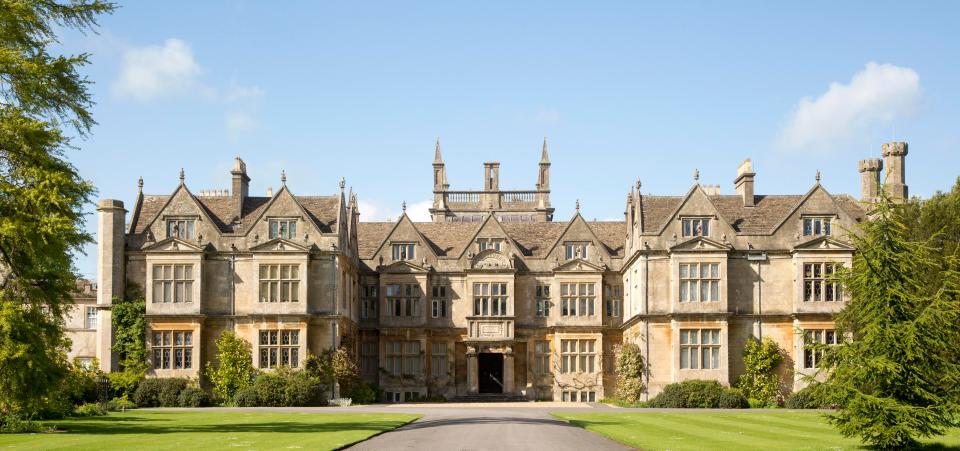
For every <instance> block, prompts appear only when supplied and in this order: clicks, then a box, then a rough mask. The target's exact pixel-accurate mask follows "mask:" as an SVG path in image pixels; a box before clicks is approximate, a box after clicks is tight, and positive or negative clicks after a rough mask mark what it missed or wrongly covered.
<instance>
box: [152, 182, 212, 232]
mask: <svg viewBox="0 0 960 451" xmlns="http://www.w3.org/2000/svg"><path fill="white" fill-rule="evenodd" d="M172 218H184V219H194V220H195V221H196V222H195V223H194V238H196V239H197V241H198V242H199V241H209V240H210V238H212V237H216V236H219V235H220V228H219V227H218V226H217V224H216V222H215V221H214V220H213V219H212V218H211V217H210V215H209V214H208V212H207V211H206V209H204V208H203V207H202V206H201V205H200V203H199V202H198V201H197V199H196V198H195V197H194V196H193V194H191V193H190V190H188V189H187V187H186V185H179V186H178V187H177V189H176V190H174V192H173V194H171V195H170V196H169V197H167V198H166V202H165V203H164V204H163V206H162V207H160V208H159V209H157V213H156V215H155V216H154V217H153V218H152V219H151V220H150V222H149V223H148V224H147V226H146V227H145V228H144V232H146V233H148V235H151V238H152V239H153V240H158V239H159V240H164V239H166V238H167V224H166V220H167V219H172Z"/></svg>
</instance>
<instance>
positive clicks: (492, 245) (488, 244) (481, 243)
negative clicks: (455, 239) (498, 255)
mask: <svg viewBox="0 0 960 451" xmlns="http://www.w3.org/2000/svg"><path fill="white" fill-rule="evenodd" d="M477 246H478V247H479V249H480V252H483V251H485V250H487V249H493V250H495V251H497V252H500V251H501V250H502V248H503V240H501V239H499V238H478V239H477Z"/></svg>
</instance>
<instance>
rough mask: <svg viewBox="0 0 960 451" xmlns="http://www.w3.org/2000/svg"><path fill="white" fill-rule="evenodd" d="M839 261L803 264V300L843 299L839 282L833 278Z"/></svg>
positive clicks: (831, 300)
mask: <svg viewBox="0 0 960 451" xmlns="http://www.w3.org/2000/svg"><path fill="white" fill-rule="evenodd" d="M839 266H840V264H839V263H804V264H803V300H804V301H811V302H821V301H823V302H833V301H840V300H842V299H843V296H842V293H841V291H842V290H841V288H840V283H839V282H837V280H836V279H835V278H834V274H835V273H836V270H837V268H838V267H839Z"/></svg>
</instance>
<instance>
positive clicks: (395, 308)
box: [383, 281, 423, 318]
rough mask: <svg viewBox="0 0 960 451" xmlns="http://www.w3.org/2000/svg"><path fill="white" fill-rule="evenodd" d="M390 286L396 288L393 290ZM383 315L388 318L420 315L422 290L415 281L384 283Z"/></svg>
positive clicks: (416, 316)
mask: <svg viewBox="0 0 960 451" xmlns="http://www.w3.org/2000/svg"><path fill="white" fill-rule="evenodd" d="M392 287H399V288H397V290H399V291H397V292H395V293H394V292H393V288H392ZM384 288H385V289H384V290H383V291H384V296H383V299H384V304H385V308H384V310H383V312H384V316H387V317H390V318H418V317H420V316H421V315H422V312H421V309H420V303H421V302H422V300H423V290H422V289H421V287H420V284H419V283H417V282H399V281H397V282H390V283H387V284H385V285H384Z"/></svg>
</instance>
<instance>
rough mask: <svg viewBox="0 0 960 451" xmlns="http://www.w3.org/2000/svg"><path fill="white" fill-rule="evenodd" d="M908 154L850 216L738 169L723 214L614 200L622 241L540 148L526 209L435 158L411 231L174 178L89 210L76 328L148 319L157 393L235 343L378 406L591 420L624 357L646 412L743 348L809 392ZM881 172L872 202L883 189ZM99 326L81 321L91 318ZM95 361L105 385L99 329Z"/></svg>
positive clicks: (847, 202)
mask: <svg viewBox="0 0 960 451" xmlns="http://www.w3.org/2000/svg"><path fill="white" fill-rule="evenodd" d="M906 154H907V144H906V143H902V142H893V143H888V144H884V145H883V148H882V155H883V160H881V159H869V160H863V161H861V162H860V164H859V172H860V174H861V186H862V192H861V193H860V196H859V199H855V198H853V197H851V196H849V195H837V194H831V193H830V192H828V191H827V189H826V188H825V187H824V186H823V185H822V184H821V180H820V176H819V174H817V176H816V177H815V178H814V177H813V174H811V182H812V184H811V187H810V189H809V190H808V191H807V192H805V193H802V194H789V195H783V194H778V195H766V194H757V193H755V191H754V183H755V179H756V177H757V175H756V174H755V173H754V171H753V169H752V166H751V162H750V160H746V161H744V162H743V163H742V164H740V166H739V168H737V170H736V172H735V173H734V172H733V171H731V174H730V175H731V177H732V180H733V186H734V190H735V194H729V195H722V194H720V189H719V186H711V185H703V184H701V183H700V181H699V176H698V175H697V174H696V173H695V174H694V176H693V178H692V180H691V185H690V188H689V189H688V190H687V191H686V192H685V193H678V195H671V196H659V195H658V196H653V195H647V194H642V192H641V184H640V181H639V180H638V181H637V182H636V183H635V184H632V186H631V187H630V189H629V190H628V191H627V192H626V193H621V194H618V196H619V195H623V194H625V195H626V203H625V211H624V219H623V221H590V220H587V219H585V218H584V217H583V216H582V215H581V212H580V206H579V203H578V205H577V208H576V211H575V212H574V213H573V214H572V215H571V216H570V217H566V218H555V217H554V208H553V206H552V204H551V201H550V187H551V177H550V165H551V163H550V159H549V156H548V152H547V145H546V142H544V145H543V148H542V150H541V158H540V162H539V165H538V168H537V169H538V171H537V178H536V184H535V185H534V186H533V189H522V190H505V189H502V188H501V187H500V180H499V178H500V177H499V170H500V167H499V163H496V162H487V163H484V168H483V185H482V186H483V189H481V190H473V191H468V190H455V189H451V188H450V185H449V184H448V182H447V173H446V167H445V164H444V161H443V158H442V155H441V151H440V146H439V143H438V144H437V147H436V149H435V153H434V159H433V164H432V168H433V205H432V208H431V209H430V214H431V217H432V220H431V221H429V222H416V221H413V220H411V218H410V217H409V216H408V215H407V214H406V212H405V211H404V213H403V214H401V215H400V216H399V217H398V218H397V219H396V220H394V221H389V222H364V221H362V220H361V218H362V216H361V213H362V212H361V211H360V210H359V209H358V205H357V195H356V194H355V193H353V192H352V189H351V190H349V191H347V190H346V189H345V183H344V182H343V181H342V180H341V181H340V184H339V189H337V186H336V185H334V184H333V181H331V185H332V186H331V188H332V189H331V193H330V194H325V195H315V194H309V195H301V194H298V193H294V192H293V190H292V189H291V188H290V187H289V186H287V183H286V177H285V176H281V185H280V188H279V189H278V190H277V191H276V192H268V193H267V196H253V195H251V194H250V192H249V189H248V185H249V182H250V179H249V177H248V175H247V169H246V165H245V163H244V162H243V161H242V160H241V159H240V158H237V159H236V160H235V162H234V166H233V170H232V171H231V176H232V186H231V188H230V189H229V190H225V189H224V190H212V191H211V190H201V191H191V189H190V188H188V186H187V181H186V177H185V175H184V173H183V171H181V173H180V178H179V182H178V183H176V186H175V188H174V189H173V190H172V192H169V193H168V194H144V192H143V186H144V184H143V181H142V180H141V181H140V183H139V185H140V186H139V192H138V194H137V197H136V201H135V203H134V205H132V206H131V210H132V212H131V213H130V215H129V216H127V213H128V211H127V210H126V207H125V206H124V205H123V203H122V202H120V201H118V200H111V199H105V200H102V201H100V203H99V208H98V212H99V222H100V224H99V235H98V237H99V281H98V282H99V283H98V290H97V302H96V305H95V306H96V309H93V312H94V314H93V316H92V317H90V316H89V315H90V314H89V313H88V311H87V310H85V311H84V315H86V316H84V318H85V319H86V321H87V322H86V323H85V324H88V325H92V327H96V325H97V324H107V325H109V324H110V305H111V301H112V299H114V298H118V297H121V296H124V295H127V296H143V297H144V298H145V299H146V305H147V307H146V316H147V320H148V329H149V330H148V332H147V337H146V339H147V344H148V347H149V350H150V356H151V365H152V370H151V372H150V375H152V376H157V377H169V376H185V377H197V376H199V375H200V370H201V368H203V367H204V365H205V363H206V362H207V361H209V360H213V359H215V358H216V348H215V344H214V341H215V340H216V338H217V337H218V335H219V334H220V333H221V332H223V331H226V330H232V331H235V332H236V333H238V334H239V335H240V336H241V337H243V338H244V339H245V340H247V341H248V342H249V343H250V345H251V349H252V359H253V363H254V365H255V366H256V367H258V368H260V369H263V370H269V369H272V368H277V367H279V366H282V365H286V366H291V367H302V365H303V362H304V359H305V358H306V357H307V356H308V355H310V354H319V353H322V352H324V351H326V350H330V349H333V348H338V347H343V348H346V349H347V350H348V351H349V352H351V353H352V354H353V355H354V356H355V357H356V359H357V361H358V362H359V367H360V371H361V373H362V376H363V377H364V378H365V379H367V380H369V381H371V382H376V383H377V384H378V385H379V386H380V387H381V388H383V390H384V391H385V394H386V398H387V399H386V401H391V402H403V401H410V400H417V399H423V398H427V397H444V398H448V399H464V400H470V399H491V398H516V399H531V400H532V399H544V400H549V399H552V400H556V401H571V402H590V401H596V400H599V399H601V398H603V397H605V396H610V395H612V394H613V390H614V384H615V374H614V359H613V352H614V348H615V347H616V346H617V345H619V344H621V343H624V342H630V343H636V344H637V345H639V347H640V349H641V350H642V352H643V354H644V356H645V359H646V362H647V363H648V370H647V374H646V375H645V378H646V382H647V385H648V388H649V393H648V395H649V396H654V395H656V394H657V393H658V392H659V391H660V390H661V389H662V387H663V386H664V385H666V384H669V383H673V382H678V381H682V380H685V379H713V380H718V381H720V382H722V383H724V384H730V383H734V382H735V381H736V378H737V376H738V375H739V374H741V373H742V372H743V364H742V362H741V356H742V352H743V348H744V345H745V343H746V341H747V340H749V339H751V337H771V338H773V339H774V340H776V341H777V342H778V343H779V344H780V346H781V347H782V348H783V349H785V350H787V352H788V354H789V359H788V361H787V364H786V365H785V366H786V367H787V368H785V370H784V371H785V374H788V377H787V378H785V380H786V381H787V382H786V385H787V386H786V387H784V389H785V390H788V391H789V390H793V389H795V388H798V387H799V386H800V385H802V381H801V379H800V377H799V375H801V374H804V373H809V372H811V371H812V369H813V368H814V367H815V366H816V364H817V362H818V358H819V356H818V355H817V354H816V353H815V352H812V351H811V350H809V349H806V348H805V346H804V344H805V343H811V342H819V343H835V342H836V341H837V339H838V337H837V335H836V333H835V332H834V329H833V323H832V321H831V315H832V314H833V313H835V312H837V311H838V310H839V309H841V308H842V307H843V305H844V302H845V301H846V300H848V299H847V297H846V295H845V294H844V293H843V290H841V289H840V287H839V286H838V285H837V284H835V283H834V282H833V281H832V279H831V275H832V274H833V272H834V271H836V268H838V267H840V266H848V265H850V263H851V259H852V255H853V248H852V247H851V244H850V240H849V238H848V237H847V233H848V231H850V230H854V229H856V227H857V224H858V223H861V222H863V221H865V220H867V211H868V208H869V203H870V202H872V201H874V200H876V199H877V197H878V196H879V195H880V190H881V189H886V190H888V192H889V193H890V194H891V195H892V196H893V197H895V198H905V197H906V196H907V186H906V185H905V182H904V158H905V156H906ZM884 166H885V167H886V178H885V183H884V185H881V183H880V172H881V170H882V169H883V168H884ZM88 310H89V309H88ZM96 337H97V338H96V340H95V342H96V343H95V344H93V345H91V346H89V347H90V349H91V351H90V352H91V353H93V352H95V353H97V355H95V356H80V357H99V362H100V365H101V367H102V369H104V370H111V369H115V368H116V365H117V362H116V358H115V356H111V355H109V354H110V351H109V349H110V343H111V342H112V337H111V331H110V328H109V327H101V328H99V330H97V334H96Z"/></svg>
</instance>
